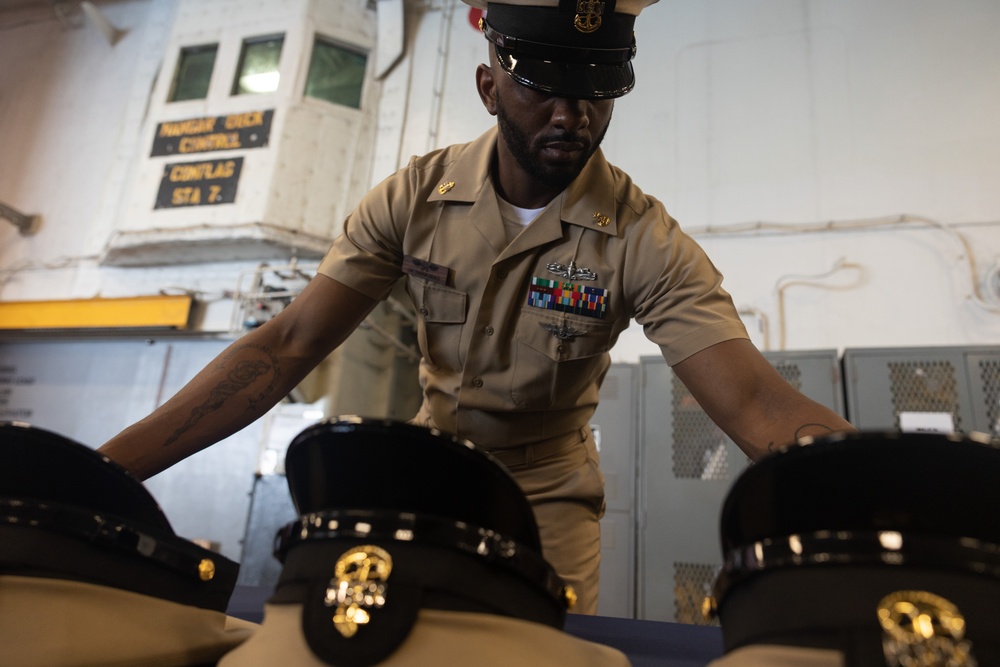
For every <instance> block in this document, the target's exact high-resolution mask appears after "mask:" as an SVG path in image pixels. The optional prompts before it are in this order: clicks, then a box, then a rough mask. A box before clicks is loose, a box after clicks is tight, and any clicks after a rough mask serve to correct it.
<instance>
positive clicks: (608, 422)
mask: <svg viewBox="0 0 1000 667" xmlns="http://www.w3.org/2000/svg"><path fill="white" fill-rule="evenodd" d="M637 381H638V367H637V366H635V365H629V364H612V365H611V368H610V369H609V370H608V374H607V375H606V376H605V378H604V383H603V384H602V385H601V394H600V404H599V405H598V407H597V411H596V412H595V413H594V416H593V418H592V419H591V428H592V429H593V431H594V438H595V439H596V440H597V445H598V450H599V453H600V456H601V471H602V472H603V473H604V481H605V485H604V491H605V500H606V502H607V507H606V510H605V512H604V517H603V518H602V519H601V589H600V591H601V592H600V597H599V598H598V605H597V614H598V615H599V616H613V617H618V618H635V470H636V467H635V441H636V437H635V436H636V434H635V431H636V423H637V422H636V418H637V415H638V406H637V400H636V396H637V389H638V388H637Z"/></svg>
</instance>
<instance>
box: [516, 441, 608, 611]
mask: <svg viewBox="0 0 1000 667" xmlns="http://www.w3.org/2000/svg"><path fill="white" fill-rule="evenodd" d="M547 444H548V443H540V444H539V445H534V446H529V447H533V448H535V449H536V451H544V450H545V448H546V446H547ZM560 445H561V446H559V447H558V448H557V451H556V452H555V453H553V454H548V455H546V456H543V457H542V458H540V459H537V460H535V459H533V458H531V459H530V460H529V461H528V462H524V463H512V462H509V459H508V461H507V462H506V464H507V467H508V469H509V470H510V472H511V473H512V474H513V475H514V478H515V479H516V480H517V482H518V484H519V485H520V486H521V489H522V490H523V491H524V493H525V495H526V496H527V497H528V500H529V501H531V506H532V507H533V508H534V511H535V519H536V521H537V522H538V530H539V533H540V536H541V540H542V555H543V556H544V557H545V560H547V561H548V562H549V564H550V565H552V567H553V568H554V569H555V571H556V572H557V573H558V574H559V576H561V577H562V578H563V579H564V580H565V581H566V583H568V584H569V585H571V586H572V587H573V589H574V591H575V592H576V595H577V603H576V605H575V606H574V607H573V608H572V609H571V610H570V611H571V612H572V613H575V614H596V613H597V594H598V588H599V585H600V566H601V523H600V522H601V517H602V516H603V515H604V475H603V474H602V473H601V469H600V458H599V456H598V453H597V446H596V444H595V443H594V438H593V435H592V434H591V432H590V429H589V428H585V429H582V430H581V431H580V432H579V434H577V435H576V436H575V437H573V438H572V439H571V440H569V441H566V442H564V443H561V444H560ZM528 456H529V457H531V454H530V451H529V454H528Z"/></svg>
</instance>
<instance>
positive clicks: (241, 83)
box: [233, 36, 285, 95]
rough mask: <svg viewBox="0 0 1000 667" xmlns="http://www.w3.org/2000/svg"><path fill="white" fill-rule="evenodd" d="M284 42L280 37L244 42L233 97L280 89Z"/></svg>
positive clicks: (260, 38)
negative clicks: (279, 66) (280, 67)
mask: <svg viewBox="0 0 1000 667" xmlns="http://www.w3.org/2000/svg"><path fill="white" fill-rule="evenodd" d="M284 41H285V38H284V37H280V36H279V37H259V38H257V39H247V40H244V42H243V51H242V52H241V53H240V64H239V67H237V68H236V81H234V82H233V95H243V94H246V93H273V92H274V91H276V90H277V89H278V79H279V78H280V73H279V71H278V65H279V64H280V63H281V46H282V44H283V43H284Z"/></svg>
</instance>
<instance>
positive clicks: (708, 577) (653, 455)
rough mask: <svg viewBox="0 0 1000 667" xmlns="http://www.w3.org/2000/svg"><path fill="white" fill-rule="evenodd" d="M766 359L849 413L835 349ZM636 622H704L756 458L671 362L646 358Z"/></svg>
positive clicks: (825, 401) (813, 394)
mask: <svg viewBox="0 0 1000 667" xmlns="http://www.w3.org/2000/svg"><path fill="white" fill-rule="evenodd" d="M765 357H767V359H768V360H769V361H770V362H771V364H772V365H773V366H774V367H775V368H776V369H777V370H778V372H779V373H780V374H781V375H782V377H784V378H785V379H786V380H787V381H788V382H789V383H790V384H792V385H793V386H795V387H796V388H797V389H798V390H800V391H801V392H802V393H804V394H805V395H807V396H809V397H810V398H812V399H813V400H815V401H817V402H819V403H821V404H823V405H825V406H826V407H828V408H830V409H831V410H833V411H835V412H837V413H839V414H843V390H842V386H841V382H840V371H839V363H838V358H837V352H836V351H835V350H819V351H806V352H769V353H765ZM640 374H641V382H640V387H641V395H642V396H641V401H640V410H641V414H640V433H639V443H640V445H639V447H638V451H637V454H638V456H637V460H638V465H639V468H638V489H637V492H638V493H637V499H638V517H639V519H638V522H637V554H638V559H637V587H636V596H637V617H638V618H641V619H646V620H658V621H673V622H679V623H691V624H698V625H704V624H708V622H707V621H706V620H705V619H704V618H703V617H702V615H701V604H702V601H703V600H704V598H705V596H706V595H707V594H708V593H710V591H711V587H712V584H713V582H714V579H715V574H716V571H717V570H718V568H719V566H720V565H721V563H722V554H721V552H720V547H719V536H718V521H719V513H720V511H721V509H722V502H723V500H724V499H725V496H726V494H727V493H728V491H729V487H730V486H731V485H732V482H733V481H734V480H735V479H736V477H738V476H739V474H740V473H741V472H742V471H743V470H744V469H745V468H746V467H747V466H748V465H749V464H750V460H749V459H748V458H747V456H746V455H745V454H743V452H742V451H741V450H740V449H739V448H738V447H737V446H736V444H735V443H734V442H733V441H732V440H731V439H729V437H728V436H726V435H725V434H724V433H723V432H722V431H721V430H720V429H719V428H718V427H717V426H716V425H715V424H714V423H713V422H712V421H711V420H710V419H709V418H708V416H707V415H706V414H705V412H704V410H702V409H701V407H700V406H699V405H698V403H697V402H696V401H695V400H694V398H693V397H692V396H691V394H690V392H688V391H687V388H686V387H685V386H684V385H683V384H682V383H681V382H680V380H678V379H677V376H675V375H674V373H673V372H672V371H671V370H670V368H669V367H668V366H667V364H666V363H665V362H664V361H663V359H661V358H658V357H649V358H643V359H642V360H640Z"/></svg>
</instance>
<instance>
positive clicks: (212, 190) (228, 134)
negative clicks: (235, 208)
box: [150, 109, 274, 209]
mask: <svg viewBox="0 0 1000 667" xmlns="http://www.w3.org/2000/svg"><path fill="white" fill-rule="evenodd" d="M273 117H274V109H268V110H266V111H246V112H243V113H234V114H229V115H228V116H207V117H202V118H188V119H186V120H174V121H165V122H163V123H160V124H159V125H157V126H156V136H155V137H154V138H153V149H152V151H151V152H150V157H160V156H164V155H172V156H176V157H181V156H187V155H191V154H194V153H210V152H213V151H225V150H239V149H245V148H263V147H265V146H267V142H268V139H269V138H270V135H271V120H272V119H273ZM242 168H243V158H242V157H234V158H224V159H219V160H212V159H208V160H199V161H194V162H172V163H169V164H166V165H164V167H163V176H162V177H161V178H160V189H159V191H158V192H157V193H156V205H155V206H154V208H158V209H164V208H178V207H186V206H211V205H214V204H232V203H233V202H234V201H236V186H237V185H238V183H239V180H240V171H241V170H242Z"/></svg>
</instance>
